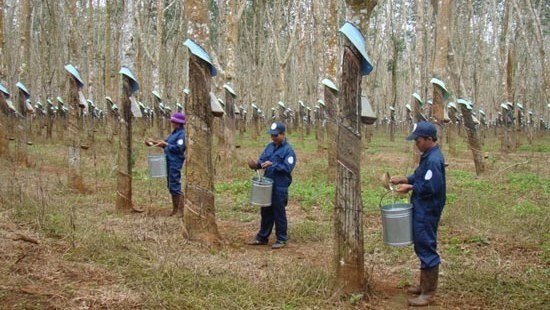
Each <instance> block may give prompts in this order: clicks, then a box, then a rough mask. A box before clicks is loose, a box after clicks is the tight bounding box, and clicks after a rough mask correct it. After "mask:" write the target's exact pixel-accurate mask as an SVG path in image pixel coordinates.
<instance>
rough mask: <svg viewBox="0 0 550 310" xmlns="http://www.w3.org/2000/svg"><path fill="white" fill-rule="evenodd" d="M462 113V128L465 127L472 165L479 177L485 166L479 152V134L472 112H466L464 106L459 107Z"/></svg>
mask: <svg viewBox="0 0 550 310" xmlns="http://www.w3.org/2000/svg"><path fill="white" fill-rule="evenodd" d="M460 110H461V111H462V115H463V119H464V126H465V127H466V133H467V135H468V144H469V146H470V150H471V151H472V155H473V157H474V164H475V167H476V174H477V175H481V174H482V173H483V172H484V171H485V164H484V162H483V154H482V152H481V143H480V139H479V134H478V132H477V130H476V124H475V123H474V120H473V118H472V111H471V110H468V109H467V108H466V107H465V106H464V105H462V104H461V105H460Z"/></svg>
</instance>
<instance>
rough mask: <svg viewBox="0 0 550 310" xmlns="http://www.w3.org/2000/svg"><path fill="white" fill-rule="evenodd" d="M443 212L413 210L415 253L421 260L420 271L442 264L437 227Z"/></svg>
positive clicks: (415, 208)
mask: <svg viewBox="0 0 550 310" xmlns="http://www.w3.org/2000/svg"><path fill="white" fill-rule="evenodd" d="M440 218H441V212H427V211H426V210H423V209H422V208H421V207H420V208H417V207H416V206H415V207H414V208H413V242H414V252H415V253H416V256H418V258H419V259H420V269H427V268H433V267H436V266H438V265H439V264H440V263H441V258H440V256H439V254H438V253H437V227H438V226H439V219H440Z"/></svg>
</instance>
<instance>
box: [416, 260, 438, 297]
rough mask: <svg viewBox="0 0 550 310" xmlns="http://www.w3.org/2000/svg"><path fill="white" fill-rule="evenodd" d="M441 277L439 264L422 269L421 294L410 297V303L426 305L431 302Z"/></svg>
mask: <svg viewBox="0 0 550 310" xmlns="http://www.w3.org/2000/svg"><path fill="white" fill-rule="evenodd" d="M438 278H439V266H435V267H433V268H429V269H424V270H421V271H420V295H418V297H415V298H412V299H409V305H411V306H415V307H424V306H427V305H429V304H430V301H431V298H432V297H433V296H434V295H435V291H436V289H437V281H438Z"/></svg>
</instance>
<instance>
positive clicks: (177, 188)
mask: <svg viewBox="0 0 550 310" xmlns="http://www.w3.org/2000/svg"><path fill="white" fill-rule="evenodd" d="M165 141H166V143H167V145H166V146H165V147H164V154H165V155H166V171H167V172H168V173H167V176H166V178H167V181H168V190H169V191H170V194H172V195H179V194H181V168H182V167H183V163H184V161H185V129H184V128H183V127H179V128H176V129H174V131H172V133H171V134H170V135H169V136H168V138H166V140H165Z"/></svg>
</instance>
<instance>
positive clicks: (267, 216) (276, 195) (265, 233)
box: [256, 187, 288, 242]
mask: <svg viewBox="0 0 550 310" xmlns="http://www.w3.org/2000/svg"><path fill="white" fill-rule="evenodd" d="M287 203H288V188H287V187H274V188H273V192H272V193H271V206H270V207H263V208H261V212H260V213H261V216H262V220H261V224H260V231H259V232H258V234H257V235H256V239H257V240H259V241H262V242H267V240H268V239H269V235H271V231H272V230H273V225H275V235H276V236H277V241H284V242H286V241H287V240H288V235H287V225H288V224H287V219H286V209H285V207H286V205H287Z"/></svg>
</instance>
